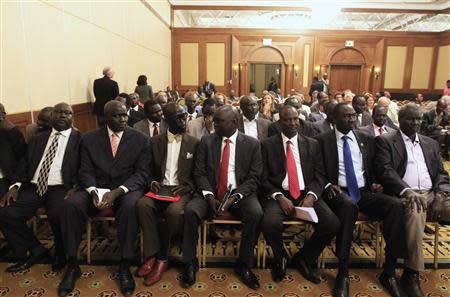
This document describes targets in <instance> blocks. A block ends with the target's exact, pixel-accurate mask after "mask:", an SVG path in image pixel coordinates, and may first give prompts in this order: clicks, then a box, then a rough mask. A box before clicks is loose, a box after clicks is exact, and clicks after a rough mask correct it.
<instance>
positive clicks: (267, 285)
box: [0, 263, 450, 297]
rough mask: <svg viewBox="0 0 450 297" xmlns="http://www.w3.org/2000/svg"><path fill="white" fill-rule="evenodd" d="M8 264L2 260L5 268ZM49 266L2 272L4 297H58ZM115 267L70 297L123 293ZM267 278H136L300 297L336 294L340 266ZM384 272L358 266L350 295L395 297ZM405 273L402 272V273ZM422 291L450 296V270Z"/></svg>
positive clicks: (227, 292) (196, 290)
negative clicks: (309, 276)
mask: <svg viewBox="0 0 450 297" xmlns="http://www.w3.org/2000/svg"><path fill="white" fill-rule="evenodd" d="M6 266H7V264H6V263H1V264H0V270H2V271H3V270H4V269H5V267H6ZM49 268H50V267H49V265H36V266H34V267H33V268H32V269H31V270H28V271H26V272H24V273H21V274H9V273H2V274H1V275H0V296H1V297H4V296H5V297H19V296H24V297H41V296H56V290H57V289H56V287H57V285H58V282H59V281H60V279H61V277H62V274H54V273H51V272H50V271H49ZM115 268H116V267H114V266H82V268H81V269H82V271H83V275H82V277H81V279H80V280H79V281H78V282H77V286H76V289H75V290H74V292H73V293H72V294H71V295H70V296H71V297H75V296H87V297H115V296H121V294H120V291H119V288H118V281H117V274H116V271H115ZM254 271H255V273H256V274H257V276H258V277H259V279H260V282H261V288H260V289H259V290H257V291H253V290H251V289H248V288H247V287H245V285H243V284H242V283H241V282H240V281H239V280H238V279H237V278H236V277H235V275H234V274H233V272H232V269H231V268H204V269H201V270H200V272H199V273H198V275H197V283H196V284H195V285H194V287H193V288H190V289H183V288H181V287H180V286H179V284H178V277H179V269H178V268H176V267H175V268H171V269H169V271H167V272H166V274H165V275H164V277H163V279H162V280H161V281H160V282H159V283H157V284H155V285H153V286H151V287H145V286H144V285H143V284H142V279H136V285H137V288H136V291H135V295H134V296H136V297H159V296H164V297H197V296H198V297H204V296H208V297H232V296H236V297H241V296H245V297H263V296H264V297H265V296H279V297H297V296H302V297H303V296H311V297H312V296H320V297H328V296H331V290H332V287H333V284H334V276H335V273H336V271H335V270H334V269H323V270H320V273H321V274H322V276H323V282H322V284H321V285H313V284H312V283H310V282H308V281H306V280H305V279H304V278H303V277H301V276H300V274H299V273H298V272H297V271H295V270H293V269H289V271H288V274H287V276H286V278H285V279H284V280H283V281H282V282H281V283H274V282H273V281H272V279H271V276H270V272H269V270H267V269H264V270H263V269H255V270H254ZM379 272H380V271H379V270H375V269H352V270H351V271H350V278H351V284H350V296H352V297H370V296H372V297H381V296H389V295H388V293H387V292H386V291H385V290H384V289H383V288H382V287H381V285H380V284H379V283H378V281H377V276H378V274H379ZM399 273H400V272H399ZM421 284H422V289H423V291H424V293H425V296H427V297H444V296H445V297H448V296H450V270H427V271H425V272H424V273H422V274H421Z"/></svg>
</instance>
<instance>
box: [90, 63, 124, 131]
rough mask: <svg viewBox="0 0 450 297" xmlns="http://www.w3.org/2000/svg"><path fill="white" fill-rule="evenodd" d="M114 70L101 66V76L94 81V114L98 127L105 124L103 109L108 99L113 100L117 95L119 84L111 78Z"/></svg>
mask: <svg viewBox="0 0 450 297" xmlns="http://www.w3.org/2000/svg"><path fill="white" fill-rule="evenodd" d="M113 76H114V71H113V70H112V69H111V67H109V66H106V67H105V68H103V77H102V78H98V79H96V80H95V81H94V96H95V102H94V114H95V115H96V116H97V124H98V126H99V127H102V126H104V125H105V115H104V113H103V109H104V107H105V104H106V103H107V102H108V101H111V100H114V99H115V98H116V97H117V95H119V85H118V84H117V82H116V81H114V80H112V78H113Z"/></svg>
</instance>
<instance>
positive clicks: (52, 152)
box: [36, 132, 61, 197]
mask: <svg viewBox="0 0 450 297" xmlns="http://www.w3.org/2000/svg"><path fill="white" fill-rule="evenodd" d="M60 135H61V133H59V132H57V133H55V135H54V138H53V140H52V143H51V144H50V147H49V148H48V151H47V153H46V154H45V157H44V162H42V166H41V169H40V170H39V175H38V179H37V185H36V186H37V189H36V193H37V194H38V195H39V196H40V197H42V196H43V195H44V194H45V192H47V187H48V174H49V172H50V167H52V164H53V159H55V156H56V151H57V150H58V140H59V136H60Z"/></svg>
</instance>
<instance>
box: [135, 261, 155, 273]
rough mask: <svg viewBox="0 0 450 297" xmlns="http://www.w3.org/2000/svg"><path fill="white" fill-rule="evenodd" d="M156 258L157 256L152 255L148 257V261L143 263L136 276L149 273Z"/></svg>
mask: <svg viewBox="0 0 450 297" xmlns="http://www.w3.org/2000/svg"><path fill="white" fill-rule="evenodd" d="M155 262H156V259H155V257H150V258H148V259H147V261H145V262H144V264H142V266H141V267H140V268H139V270H138V271H137V273H136V276H138V277H144V276H146V275H147V274H149V273H150V272H151V271H152V269H153V267H154V266H155Z"/></svg>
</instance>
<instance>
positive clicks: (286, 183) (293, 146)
mask: <svg viewBox="0 0 450 297" xmlns="http://www.w3.org/2000/svg"><path fill="white" fill-rule="evenodd" d="M281 138H282V140H283V149H284V155H285V156H286V146H287V145H288V144H287V142H288V141H290V142H291V151H292V154H293V155H294V161H295V168H296V169H297V178H298V185H299V186H300V191H304V190H305V180H304V179H303V171H302V166H301V161H302V160H300V150H299V147H298V135H295V136H294V137H292V138H291V139H289V138H288V137H287V136H286V135H284V134H283V133H281ZM281 187H282V188H283V190H285V191H289V177H288V172H287V170H286V176H285V177H284V179H283V182H282V183H281ZM279 194H282V193H280V192H275V193H273V194H272V198H274V199H275V197H276V196H277V195H279ZM308 194H312V195H313V196H314V198H315V199H316V200H317V195H316V194H315V193H313V192H308Z"/></svg>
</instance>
